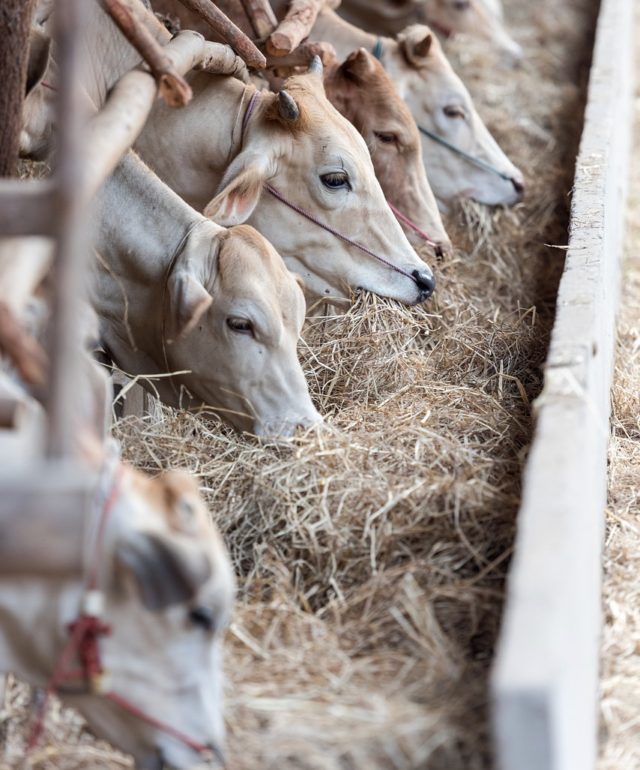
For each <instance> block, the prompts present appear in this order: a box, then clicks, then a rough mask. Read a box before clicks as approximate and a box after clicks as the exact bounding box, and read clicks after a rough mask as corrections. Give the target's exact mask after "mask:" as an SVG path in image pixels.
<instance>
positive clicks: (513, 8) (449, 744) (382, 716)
mask: <svg viewBox="0 0 640 770" xmlns="http://www.w3.org/2000/svg"><path fill="white" fill-rule="evenodd" d="M594 5H595V4H594V3H593V2H591V0H573V1H572V2H565V3H562V4H558V3H556V2H555V0H540V2H537V3H529V2H524V0H510V2H508V3H507V17H508V19H509V22H510V24H511V27H512V29H513V30H514V32H515V35H516V37H517V39H518V40H519V41H520V42H521V43H523V44H524V47H525V50H526V52H527V58H526V61H525V64H524V67H523V68H522V69H520V70H518V71H511V70H507V69H505V68H503V66H502V65H500V64H499V63H498V62H497V60H496V59H494V57H493V56H492V55H491V54H490V53H487V51H486V47H485V46H484V45H482V44H480V43H473V42H470V41H464V42H462V41H453V43H452V44H451V46H450V50H451V55H452V57H453V60H454V62H455V64H456V66H457V67H458V69H459V71H460V72H461V74H462V75H463V77H464V79H465V81H466V82H467V83H468V85H469V87H470V90H471V91H472V93H473V95H474V98H475V99H476V103H477V105H478V106H479V109H480V112H481V114H482V115H483V116H484V117H485V118H486V120H487V122H488V124H489V126H490V128H491V129H492V130H493V131H494V133H495V135H496V136H497V138H498V140H499V141H500V142H501V144H502V145H503V146H504V147H505V149H506V150H507V152H508V153H509V154H510V155H511V157H512V158H513V159H514V160H515V162H516V163H517V165H519V166H520V167H521V168H522V170H523V171H524V173H525V176H526V178H527V184H528V187H527V199H526V202H525V203H523V204H521V205H519V206H517V207H516V208H515V209H513V210H494V211H492V210H488V209H486V208H483V207H482V206H478V205H475V204H465V205H464V206H462V207H461V208H459V209H457V210H456V211H454V212H452V214H451V217H450V219H449V222H448V225H449V229H450V234H451V236H452V238H453V240H454V243H456V245H457V247H458V251H457V254H456V255H455V256H454V257H452V258H449V259H447V260H446V261H444V262H441V263H438V264H437V265H435V270H436V273H437V279H438V284H439V288H438V291H437V295H436V297H435V298H434V299H433V300H431V301H430V302H428V303H427V305H426V306H423V307H419V308H413V309H406V308H402V307H399V306H397V305H395V304H394V303H391V302H387V301H384V300H380V299H379V298H375V297H371V296H361V297H358V298H357V301H356V302H355V304H354V306H353V307H352V308H351V310H350V311H349V312H347V313H346V314H344V315H340V316H333V317H330V316H329V317H324V318H319V319H315V320H314V321H313V322H310V323H309V324H308V327H307V328H306V331H305V342H304V344H303V345H302V347H301V354H302V357H303V360H304V365H305V369H306V372H307V374H308V377H309V381H310V383H311V389H312V393H313V394H314V398H315V400H316V402H317V405H318V408H319V409H320V411H321V412H323V413H324V414H326V415H328V418H327V425H326V427H325V428H324V429H323V430H321V431H319V432H317V433H316V432H310V433H309V434H307V435H304V436H300V437H298V438H296V439H295V440H292V441H290V442H283V443H280V444H278V445H269V444H264V443H263V444H258V443H256V442H254V441H253V440H250V439H247V438H243V437H239V436H237V435H234V434H233V433H232V432H231V431H230V430H227V429H225V428H224V427H222V426H221V425H220V424H218V423H217V422H215V421H213V420H205V419H202V418H200V417H197V416H194V415H189V414H183V413H177V412H172V411H171V410H167V409H160V408H159V409H157V410H156V412H155V414H154V415H153V416H150V417H147V418H145V419H144V420H138V419H131V418H129V419H127V420H124V421H121V422H119V423H118V424H117V425H116V428H115V432H116V435H117V436H118V437H119V438H120V439H121V440H122V442H123V447H124V453H125V456H126V457H127V458H128V459H129V460H131V461H132V462H134V463H135V464H136V465H138V466H140V467H142V468H145V469H148V470H150V471H152V472H157V471H159V470H160V469H162V468H165V467H169V466H172V467H183V468H188V469H190V470H191V471H192V472H193V473H195V474H196V475H197V477H198V478H199V480H200V484H201V487H202V489H203V491H204V493H205V495H206V497H207V499H208V501H209V503H210V506H211V510H212V513H213V516H214V518H215V521H216V522H217V524H218V525H219V527H220V528H221V530H222V532H223V534H224V536H225V539H226V542H227V543H228V545H229V548H230V551H231V554H232V558H233V560H234V564H235V567H236V570H237V573H238V575H239V578H240V590H239V598H238V602H237V607H236V612H235V617H234V621H233V624H232V626H231V629H230V631H229V633H228V636H227V654H226V671H227V680H228V685H227V705H226V715H227V723H228V731H229V738H228V744H229V745H228V755H229V758H230V767H232V768H237V769H238V770H240V769H241V768H247V769H248V768H252V769H255V768H257V767H261V768H278V770H287V769H288V768H290V769H291V770H292V769H293V768H296V769H299V768H304V770H338V768H341V769H344V768H348V769H349V770H351V769H352V768H353V769H355V768H358V769H359V770H365V769H366V770H373V769H374V768H380V769H382V768H384V769H385V770H387V769H388V768H409V767H428V768H430V769H433V770H438V769H439V768H446V769H447V770H456V769H457V768H465V770H480V769H481V768H488V767H490V766H491V757H490V752H489V747H488V734H487V721H486V717H487V714H486V705H487V690H486V680H487V674H488V668H489V665H490V661H491V656H492V650H493V645H494V642H495V639H496V634H497V631H498V627H499V622H500V611H501V604H502V599H503V582H504V575H505V570H506V568H507V565H508V560H509V557H510V554H511V545H512V540H513V534H514V518H515V513H516V511H517V507H518V502H519V492H520V487H519V483H520V481H519V479H520V471H521V467H522V463H523V461H524V459H525V456H526V451H527V446H528V442H529V440H530V436H531V427H532V426H531V419H530V403H531V400H532V399H533V398H534V397H535V396H536V394H537V392H538V390H539V387H540V382H541V372H540V367H541V364H542V362H543V360H544V357H545V351H546V345H547V339H548V333H549V330H550V325H551V322H552V313H553V304H554V298H555V292H556V288H557V282H558V279H559V275H560V271H561V268H562V262H563V254H564V252H563V251H562V249H554V248H552V247H549V246H546V245H545V244H554V245H562V244H564V243H566V225H567V208H568V201H569V192H570V189H571V182H572V175H573V160H574V158H575V154H576V148H577V140H578V138H579V130H580V125H581V113H582V107H583V97H584V84H585V82H586V75H587V71H588V70H587V67H588V59H589V51H590V46H591V36H592V30H593V24H594V19H595V13H596V9H595V8H594ZM25 706H26V693H25V690H24V689H21V688H20V687H18V686H16V685H13V686H12V687H11V688H10V691H9V700H8V704H7V707H6V709H5V712H4V717H5V721H4V723H3V724H4V730H5V734H6V737H7V739H8V740H7V744H6V745H7V746H8V749H7V752H6V754H5V756H6V761H7V763H9V764H11V762H12V761H15V757H16V756H17V755H18V754H19V753H20V745H21V741H22V739H23V736H24V724H25V719H26V714H27V712H26V708H25ZM78 741H81V742H82V744H83V745H82V746H78V745H77V744H78ZM37 757H40V758H41V761H40V759H38V764H39V766H42V767H56V768H70V767H74V768H85V767H86V768H88V767H92V768H93V767H99V766H107V765H108V766H112V767H113V766H117V765H118V764H119V763H121V762H124V761H125V760H122V759H118V757H117V755H116V754H114V753H113V752H111V751H110V750H109V749H108V748H106V747H104V744H100V743H95V742H94V741H93V740H92V739H90V738H89V737H88V736H86V735H85V734H84V733H83V732H82V730H81V727H79V723H78V721H77V718H75V717H73V718H72V717H71V716H70V715H69V714H68V713H67V712H61V711H54V712H53V713H52V714H51V716H50V719H49V721H48V732H47V735H46V746H45V748H44V749H43V750H42V751H41V752H39V754H36V756H35V757H34V758H37ZM12 758H13V759H12Z"/></svg>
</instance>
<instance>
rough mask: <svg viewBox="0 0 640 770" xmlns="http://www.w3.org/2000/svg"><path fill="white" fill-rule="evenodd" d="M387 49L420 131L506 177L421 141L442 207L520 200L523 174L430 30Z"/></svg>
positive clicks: (411, 33)
mask: <svg viewBox="0 0 640 770" xmlns="http://www.w3.org/2000/svg"><path fill="white" fill-rule="evenodd" d="M396 41H397V43H396V45H395V46H393V47H388V48H386V49H385V58H384V65H385V68H386V69H387V71H388V72H389V74H390V75H391V77H392V79H393V80H394V82H395V84H396V87H397V88H398V90H399V92H400V94H401V95H402V96H403V98H404V99H405V101H406V102H407V104H408V105H409V108H410V110H411V112H412V114H413V116H414V118H415V119H416V123H417V124H418V126H421V127H423V128H425V129H427V130H428V131H430V132H432V133H434V134H437V135H438V136H440V137H442V138H443V139H444V140H446V141H447V142H449V143H450V144H453V145H455V146H456V147H458V148H459V149H461V150H463V151H464V152H466V153H469V154H470V155H473V156H475V157H477V158H479V159H480V160H481V161H484V162H485V163H487V164H489V165H490V166H492V167H493V168H494V169H496V170H497V171H499V172H500V173H501V174H504V175H505V177H506V178H503V177H502V176H499V175H498V174H496V173H493V172H491V171H489V170H488V169H484V168H479V167H477V166H475V165H472V164H471V163H470V162H469V161H468V160H467V159H465V158H463V157H461V156H459V155H457V154H456V153H454V152H452V151H451V150H450V149H449V148H447V147H444V146H443V145H441V144H439V143H437V142H435V141H434V140H433V139H431V138H429V137H427V136H424V135H423V136H422V150H423V153H424V161H425V165H426V167H427V169H428V174H429V181H430V182H431V186H432V188H433V191H434V193H435V195H436V197H437V198H438V201H439V202H440V203H441V204H442V205H443V206H446V205H447V203H448V202H450V201H452V200H453V199H454V198H458V197H464V198H472V199H473V200H477V201H479V202H480V203H486V204H488V205H506V206H510V205H513V204H515V203H517V202H518V201H519V200H521V198H522V194H523V191H524V181H523V177H522V173H521V172H520V171H519V170H518V169H517V168H516V167H515V166H514V165H513V163H511V161H510V160H509V159H508V158H507V156H506V155H505V154H504V153H503V152H502V150H501V149H500V147H499V146H498V144H497V143H496V141H495V139H494V138H493V137H492V136H491V134H490V133H489V131H488V130H487V128H486V126H485V125H484V123H483V122H482V119H481V118H480V116H479V115H478V113H477V112H476V109H475V107H474V105H473V102H472V100H471V96H470V95H469V92H468V91H467V89H466V88H465V86H464V85H463V83H462V81H461V80H460V78H459V77H458V76H457V75H456V74H455V73H454V71H453V69H452V68H451V65H450V64H449V62H448V61H447V58H446V57H445V55H444V54H443V52H442V48H441V46H440V44H439V42H438V40H437V39H436V37H435V35H434V34H433V33H432V32H431V30H430V29H429V27H426V26H424V25H422V24H414V25H412V26H410V27H407V28H406V29H405V30H404V31H403V32H401V33H400V34H399V35H398V36H397V38H396Z"/></svg>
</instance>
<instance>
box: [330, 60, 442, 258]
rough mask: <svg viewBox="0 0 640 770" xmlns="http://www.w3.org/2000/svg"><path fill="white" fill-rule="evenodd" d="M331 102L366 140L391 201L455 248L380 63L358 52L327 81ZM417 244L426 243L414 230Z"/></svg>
mask: <svg viewBox="0 0 640 770" xmlns="http://www.w3.org/2000/svg"><path fill="white" fill-rule="evenodd" d="M325 88H326V91H327V96H328V97H329V100H330V101H331V103H332V104H333V105H334V106H335V107H336V108H337V109H338V111H339V112H340V113H341V114H342V115H344V116H345V117H346V118H347V119H348V120H349V121H350V122H351V123H353V125H354V126H355V127H356V128H357V129H358V131H359V132H360V133H361V134H362V136H363V137H364V140H365V142H366V143H367V146H368V147H369V149H370V151H371V159H372V160H373V167H374V169H375V172H376V176H377V177H378V180H379V181H380V186H381V187H382V189H383V191H384V194H385V196H386V198H387V200H388V201H389V202H390V203H392V204H393V205H394V206H395V207H396V208H397V209H398V210H399V211H401V212H402V213H403V214H404V215H405V216H407V217H409V219H411V220H412V221H413V222H414V223H415V224H416V225H418V227H420V228H421V229H422V230H423V231H425V232H426V233H428V234H429V235H430V236H431V238H433V240H435V241H436V243H437V244H438V245H439V246H440V248H441V249H442V250H444V251H447V250H448V249H450V247H451V243H450V241H449V238H448V236H447V233H446V231H445V228H444V225H443V223H442V219H441V217H440V212H439V211H438V205H437V203H436V200H435V197H434V195H433V192H432V190H431V186H430V185H429V182H428V180H427V174H426V171H425V167H424V162H423V159H422V145H421V142H420V134H419V132H418V128H417V126H416V122H415V120H414V119H413V116H412V115H411V112H410V111H409V108H408V107H407V105H406V104H405V102H404V100H403V99H401V98H400V96H399V95H398V93H397V91H396V89H395V87H394V85H393V82H392V80H391V79H390V77H389V76H388V75H387V73H386V72H385V70H384V67H383V66H382V65H381V64H380V62H379V61H378V60H377V59H376V58H375V57H374V56H372V55H371V54H370V53H368V52H367V51H366V50H365V49H364V48H360V49H358V50H357V51H354V52H353V53H352V54H350V55H349V56H348V57H347V58H346V60H345V61H344V62H343V63H342V64H341V65H340V66H339V67H334V68H333V69H332V71H331V72H330V73H328V75H327V77H326V78H325ZM407 237H408V238H409V240H410V241H411V242H412V243H413V244H414V246H421V245H423V243H424V242H423V240H422V239H421V238H420V237H419V236H418V235H417V234H416V233H415V232H414V231H412V230H407Z"/></svg>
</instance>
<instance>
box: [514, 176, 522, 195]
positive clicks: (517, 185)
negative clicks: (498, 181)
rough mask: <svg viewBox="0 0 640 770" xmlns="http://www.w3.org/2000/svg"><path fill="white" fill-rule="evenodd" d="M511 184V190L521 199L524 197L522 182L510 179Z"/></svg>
mask: <svg viewBox="0 0 640 770" xmlns="http://www.w3.org/2000/svg"><path fill="white" fill-rule="evenodd" d="M511 184H512V185H513V188H514V190H515V191H516V192H517V193H518V195H519V196H520V197H521V198H522V197H524V182H523V181H522V179H516V178H515V177H511Z"/></svg>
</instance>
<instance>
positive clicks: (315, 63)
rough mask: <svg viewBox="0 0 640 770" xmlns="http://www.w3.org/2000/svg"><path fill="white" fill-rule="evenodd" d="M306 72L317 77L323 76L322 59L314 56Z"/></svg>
mask: <svg viewBox="0 0 640 770" xmlns="http://www.w3.org/2000/svg"><path fill="white" fill-rule="evenodd" d="M307 72H308V73H309V74H310V75H319V76H320V77H322V76H323V74H324V65H323V64H322V59H321V58H320V57H319V56H318V54H316V55H315V56H314V57H313V58H312V59H311V61H310V62H309V69H308V70H307Z"/></svg>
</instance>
